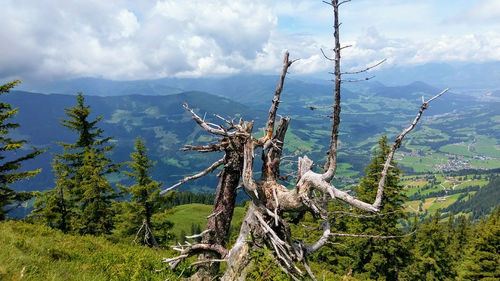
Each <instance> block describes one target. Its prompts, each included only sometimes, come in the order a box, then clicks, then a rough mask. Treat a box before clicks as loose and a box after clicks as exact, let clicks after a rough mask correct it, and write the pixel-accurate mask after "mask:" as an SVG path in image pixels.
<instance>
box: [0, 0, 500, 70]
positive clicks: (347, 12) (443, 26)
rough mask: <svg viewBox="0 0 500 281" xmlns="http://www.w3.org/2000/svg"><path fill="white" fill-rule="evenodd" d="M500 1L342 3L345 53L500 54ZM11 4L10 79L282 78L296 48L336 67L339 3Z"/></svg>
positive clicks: (319, 66)
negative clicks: (335, 10)
mask: <svg viewBox="0 0 500 281" xmlns="http://www.w3.org/2000/svg"><path fill="white" fill-rule="evenodd" d="M499 3H500V2H499V1H496V0H482V1H476V2H475V4H474V5H473V4H471V2H470V1H468V0H455V1H451V0H443V1H440V2H436V1H431V0H422V1H417V2H415V1H395V0H380V1H368V0H359V1H352V2H349V3H348V4H345V5H343V6H342V10H341V21H342V22H343V25H342V34H341V38H342V40H343V44H352V45H354V46H353V47H352V48H349V49H346V50H345V53H344V55H343V58H344V59H345V60H344V61H343V65H344V67H345V68H349V69H351V68H354V67H363V66H365V65H369V64H370V63H373V62H375V61H377V60H380V59H382V58H387V59H388V63H387V65H391V64H417V63H418V64H419V63H425V62H430V61H450V60H460V61H470V60H480V61H486V60H499V59H500V55H499V54H500V42H499V40H500V39H497V38H500V32H498V31H496V30H500V28H489V27H498V24H494V23H493V21H495V20H497V19H499V18H500V4H499ZM2 4H3V5H2V13H3V14H2V17H0V38H1V39H2V40H1V41H2V44H0V79H5V78H7V77H12V78H13V77H19V78H22V79H27V78H37V79H51V78H54V79H56V78H57V79H60V78H72V77H82V76H94V77H104V78H111V79H144V78H159V77H164V76H182V77H197V76H207V75H208V76H209V75H230V74H234V73H240V72H256V73H273V74H277V73H279V71H280V68H281V64H282V54H283V52H284V50H285V49H288V50H289V51H290V54H291V58H300V60H299V61H298V62H296V63H295V64H294V65H293V67H292V69H291V72H292V73H297V74H306V73H315V72H326V71H328V69H329V68H331V65H330V62H329V61H327V60H326V59H324V58H323V56H322V55H321V52H320V48H323V49H324V50H325V51H327V50H328V49H331V45H332V41H333V40H332V38H331V33H332V30H331V16H332V15H331V9H330V8H329V6H327V5H325V4H323V3H321V1H316V0H276V1H265V0H256V1H243V0H213V1H206V0H191V1H184V0H159V1H156V0H149V1H133V0H107V1H100V0H88V1H77V0H66V1H52V0H39V1H31V0H16V1H13V0H4V1H3V3H2ZM451 4H454V5H452V6H450V5H451ZM447 19H448V20H447ZM450 19H453V20H450ZM474 19H483V20H484V21H479V20H474ZM467 21H473V22H474V27H473V28H472V27H470V26H469V25H467V24H464V22H467ZM485 21H487V22H488V24H485ZM498 21H499V22H500V20H498ZM471 26H472V25H471Z"/></svg>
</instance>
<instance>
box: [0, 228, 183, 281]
mask: <svg viewBox="0 0 500 281" xmlns="http://www.w3.org/2000/svg"><path fill="white" fill-rule="evenodd" d="M171 255H172V254H171V253H170V254H169V252H168V251H166V250H160V249H150V248H148V247H142V246H133V245H130V244H120V243H118V244H115V243H112V242H110V241H108V240H106V239H105V238H103V237H94V236H74V235H69V234H63V233H62V232H61V231H58V230H54V229H51V228H49V227H47V226H42V225H33V224H28V223H25V222H21V221H7V222H1V223H0V280H5V281H14V280H16V281H17V280H68V281H72V280H79V281H80V280H82V281H83V280H85V281H87V280H88V281H91V280H92V281H94V280H96V281H99V280H165V279H167V278H173V277H174V276H175V275H173V273H172V272H167V271H166V270H165V268H166V266H165V265H164V264H162V262H161V259H162V257H166V256H171ZM156 270H159V271H156Z"/></svg>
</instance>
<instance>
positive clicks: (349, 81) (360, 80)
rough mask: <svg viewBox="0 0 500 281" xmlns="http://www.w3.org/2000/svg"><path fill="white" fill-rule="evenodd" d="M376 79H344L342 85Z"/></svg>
mask: <svg viewBox="0 0 500 281" xmlns="http://www.w3.org/2000/svg"><path fill="white" fill-rule="evenodd" d="M373 78H375V76H370V77H365V78H360V79H348V80H345V79H342V83H344V82H347V83H355V82H362V81H368V80H371V79H373Z"/></svg>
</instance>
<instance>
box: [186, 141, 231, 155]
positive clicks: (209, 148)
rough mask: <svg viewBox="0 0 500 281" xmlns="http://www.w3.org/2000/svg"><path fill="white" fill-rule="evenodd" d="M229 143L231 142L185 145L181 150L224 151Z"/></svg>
mask: <svg viewBox="0 0 500 281" xmlns="http://www.w3.org/2000/svg"><path fill="white" fill-rule="evenodd" d="M228 145H229V142H221V143H213V144H206V145H185V146H184V147H183V148H181V151H188V150H195V151H198V152H200V153H206V152H215V151H222V150H224V149H225V148H226V147H227V146H228Z"/></svg>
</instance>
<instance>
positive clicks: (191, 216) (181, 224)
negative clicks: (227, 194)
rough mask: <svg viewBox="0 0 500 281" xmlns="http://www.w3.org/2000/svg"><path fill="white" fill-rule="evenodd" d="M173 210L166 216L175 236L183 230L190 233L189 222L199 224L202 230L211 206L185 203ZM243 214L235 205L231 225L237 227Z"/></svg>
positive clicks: (241, 209)
mask: <svg viewBox="0 0 500 281" xmlns="http://www.w3.org/2000/svg"><path fill="white" fill-rule="evenodd" d="M174 210H175V211H174V212H173V213H172V214H171V215H169V216H168V219H169V220H170V221H171V222H173V223H174V228H173V229H172V232H173V234H175V236H176V237H179V236H180V233H181V231H183V230H184V231H185V233H186V234H187V235H190V234H192V233H191V224H199V225H200V226H201V229H202V230H203V229H205V225H206V224H207V219H206V217H207V216H208V215H210V213H211V211H212V206H211V205H203V204H186V205H180V206H177V207H175V208H174ZM244 216H245V210H244V208H242V207H236V208H235V210H234V215H233V221H232V222H231V226H233V227H237V226H239V225H241V222H242V221H243V217H244Z"/></svg>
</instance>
